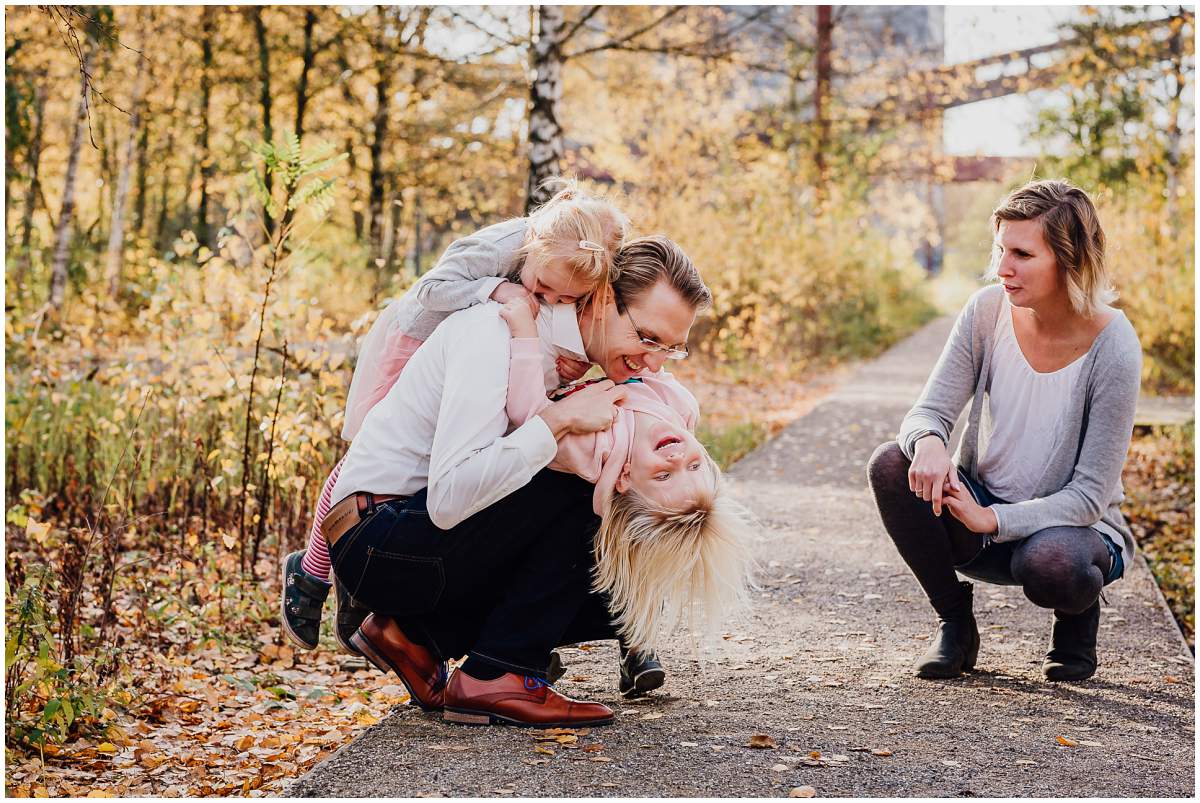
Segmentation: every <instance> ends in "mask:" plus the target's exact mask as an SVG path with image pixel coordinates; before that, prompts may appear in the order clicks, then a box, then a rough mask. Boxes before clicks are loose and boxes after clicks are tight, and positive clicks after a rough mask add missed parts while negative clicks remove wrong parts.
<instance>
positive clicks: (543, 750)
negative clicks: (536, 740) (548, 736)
mask: <svg viewBox="0 0 1200 803" xmlns="http://www.w3.org/2000/svg"><path fill="white" fill-rule="evenodd" d="M533 752H535V753H541V754H542V755H544V756H552V755H554V751H553V750H551V749H550V748H549V747H542V746H541V745H540V744H539V745H538V746H537V747H535V748H533Z"/></svg>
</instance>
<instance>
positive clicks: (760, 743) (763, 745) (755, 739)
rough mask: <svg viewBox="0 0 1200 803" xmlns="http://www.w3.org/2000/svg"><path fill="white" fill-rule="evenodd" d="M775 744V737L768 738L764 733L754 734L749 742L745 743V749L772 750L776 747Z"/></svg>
mask: <svg viewBox="0 0 1200 803" xmlns="http://www.w3.org/2000/svg"><path fill="white" fill-rule="evenodd" d="M778 746H779V745H777V744H776V743H775V737H773V736H768V735H767V734H765V733H756V734H754V735H753V736H751V737H750V741H749V742H747V743H746V747H753V748H756V749H759V750H774V749H775V748H776V747H778Z"/></svg>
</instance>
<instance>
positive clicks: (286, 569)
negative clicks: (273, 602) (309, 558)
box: [279, 550, 329, 650]
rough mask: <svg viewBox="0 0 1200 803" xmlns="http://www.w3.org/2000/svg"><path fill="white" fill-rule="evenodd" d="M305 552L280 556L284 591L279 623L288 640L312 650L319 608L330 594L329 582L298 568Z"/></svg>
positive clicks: (317, 632)
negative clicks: (282, 557)
mask: <svg viewBox="0 0 1200 803" xmlns="http://www.w3.org/2000/svg"><path fill="white" fill-rule="evenodd" d="M303 558H304V551H303V550H301V551H299V552H293V553H291V554H290V555H288V556H287V557H286V558H284V559H283V594H282V597H281V600H280V610H279V622H280V624H282V625H283V632H284V633H286V634H287V637H288V640H289V641H291V642H292V643H293V644H295V645H296V646H297V647H300V648H302V649H305V650H315V649H316V648H317V640H318V637H319V636H320V634H321V608H322V607H323V606H324V605H325V598H326V597H328V596H329V583H327V582H325V581H324V580H321V579H319V578H317V577H314V576H313V575H311V574H309V573H308V572H306V571H304V569H302V568H301V567H300V561H301V560H302V559H303Z"/></svg>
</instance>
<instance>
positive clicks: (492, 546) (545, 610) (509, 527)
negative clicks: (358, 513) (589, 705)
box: [330, 469, 611, 678]
mask: <svg viewBox="0 0 1200 803" xmlns="http://www.w3.org/2000/svg"><path fill="white" fill-rule="evenodd" d="M592 491H593V487H592V485H591V484H590V483H588V482H586V481H584V480H581V479H580V478H579V477H576V476H574V475H572V474H563V473H561V472H557V471H551V470H550V469H545V470H543V471H541V472H539V473H538V474H536V475H535V476H534V478H533V479H532V480H531V481H530V482H529V483H528V484H527V485H525V486H524V487H522V488H520V489H518V490H516V491H514V492H513V493H512V494H510V495H508V496H507V497H505V498H504V499H501V500H500V501H499V502H496V503H495V504H493V505H491V506H490V507H488V508H486V509H484V510H481V511H480V512H478V513H476V514H475V515H474V516H471V517H470V518H468V519H466V520H465V521H463V522H461V523H459V524H458V525H456V526H455V527H453V528H451V529H449V530H440V529H438V528H437V527H436V526H434V524H433V522H432V521H431V520H430V518H429V514H428V513H427V512H426V502H425V500H426V491H421V492H419V493H417V494H415V495H414V496H413V497H412V498H410V499H408V500H396V501H392V502H384V503H381V504H378V505H376V506H375V509H374V510H373V511H368V513H367V516H366V518H365V519H364V520H363V521H362V522H361V523H360V524H358V525H357V526H356V527H354V528H353V529H351V530H350V531H349V532H347V533H346V534H345V535H343V536H342V537H341V538H340V539H338V542H337V543H336V544H334V545H333V548H332V549H331V550H330V558H331V561H332V563H333V571H334V574H335V575H336V576H337V579H338V582H339V583H341V584H342V586H343V587H344V588H345V589H346V591H348V592H349V593H350V595H351V597H352V598H353V599H354V601H355V603H356V604H357V605H359V606H361V607H363V608H366V609H368V610H370V611H374V612H376V613H380V614H384V615H387V616H391V617H394V618H395V619H396V621H397V623H398V624H399V625H400V628H401V629H402V630H403V631H404V632H405V634H406V635H407V636H408V637H409V638H411V639H413V640H414V641H417V642H419V643H422V644H424V645H425V646H427V647H429V648H430V649H431V650H433V652H434V653H436V654H437V655H438V657H440V658H443V659H450V658H458V657H460V656H462V655H466V654H469V655H471V656H472V657H475V658H478V659H480V660H483V661H486V662H488V663H490V664H493V665H495V666H497V667H499V668H501V669H502V670H504V671H508V672H517V673H520V674H526V675H533V676H536V677H543V678H544V677H545V670H546V665H547V662H548V660H549V655H550V650H551V649H552V648H554V647H556V646H558V645H560V644H563V643H569V642H568V641H565V640H564V636H569V637H570V640H571V641H575V640H580V638H579V635H580V634H581V633H584V635H583V636H582V638H605V637H611V627H609V628H608V629H607V630H605V628H604V627H603V625H604V624H605V622H606V620H607V618H608V617H607V612H606V610H605V609H604V606H603V603H602V601H600V600H598V598H597V597H596V595H594V594H591V593H590V587H591V568H592V541H593V537H594V535H595V533H596V528H597V527H598V525H599V523H600V519H599V517H597V516H596V515H595V514H594V513H593V512H592ZM581 623H582V626H581Z"/></svg>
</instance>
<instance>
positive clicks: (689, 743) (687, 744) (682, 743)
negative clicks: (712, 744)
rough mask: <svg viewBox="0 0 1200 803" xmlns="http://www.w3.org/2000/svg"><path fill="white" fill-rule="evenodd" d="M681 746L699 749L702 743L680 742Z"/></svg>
mask: <svg viewBox="0 0 1200 803" xmlns="http://www.w3.org/2000/svg"><path fill="white" fill-rule="evenodd" d="M679 746H680V747H699V746H700V743H699V742H680V743H679Z"/></svg>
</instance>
